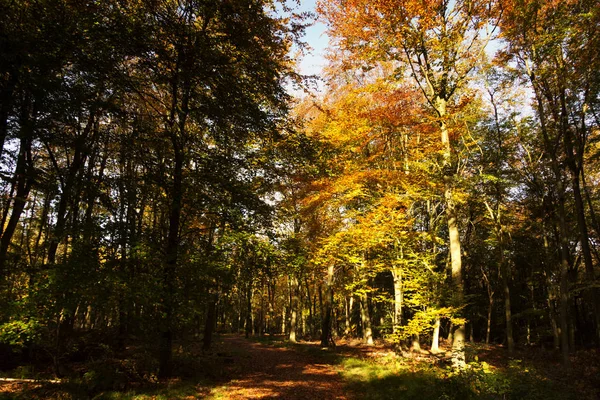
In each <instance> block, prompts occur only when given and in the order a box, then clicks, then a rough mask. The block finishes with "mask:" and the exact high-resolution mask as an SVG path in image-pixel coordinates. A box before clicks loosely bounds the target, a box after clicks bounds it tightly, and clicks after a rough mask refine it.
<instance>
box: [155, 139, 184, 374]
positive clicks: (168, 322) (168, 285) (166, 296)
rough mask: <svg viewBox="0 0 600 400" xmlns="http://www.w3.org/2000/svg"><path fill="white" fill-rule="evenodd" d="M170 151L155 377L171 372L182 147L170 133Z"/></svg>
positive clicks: (181, 181) (181, 193) (181, 179)
mask: <svg viewBox="0 0 600 400" xmlns="http://www.w3.org/2000/svg"><path fill="white" fill-rule="evenodd" d="M172 142H173V150H174V161H175V163H174V168H173V186H172V192H171V207H170V210H169V234H168V238H167V248H166V251H165V253H166V258H165V263H164V267H163V276H162V279H163V282H162V285H163V287H162V288H163V301H162V304H161V306H162V311H163V315H164V317H163V321H162V324H161V334H160V343H159V348H160V356H159V376H160V377H169V376H170V375H171V358H172V352H173V348H172V347H173V313H174V306H175V304H174V291H175V282H174V280H175V272H176V269H177V257H178V252H179V226H180V219H181V206H182V199H183V148H182V147H183V146H182V144H180V143H179V140H178V138H177V137H175V135H172Z"/></svg>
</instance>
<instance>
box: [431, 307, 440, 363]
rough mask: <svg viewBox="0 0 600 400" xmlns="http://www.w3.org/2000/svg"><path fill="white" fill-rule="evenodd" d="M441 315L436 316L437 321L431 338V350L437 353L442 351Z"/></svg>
mask: <svg viewBox="0 0 600 400" xmlns="http://www.w3.org/2000/svg"><path fill="white" fill-rule="evenodd" d="M440 325H441V321H440V317H439V316H438V317H436V318H435V322H434V324H433V336H432V339H431V352H432V353H433V354H437V353H439V352H440Z"/></svg>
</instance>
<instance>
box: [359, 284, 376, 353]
mask: <svg viewBox="0 0 600 400" xmlns="http://www.w3.org/2000/svg"><path fill="white" fill-rule="evenodd" d="M360 316H361V319H362V326H363V340H364V341H365V343H366V344H367V345H369V346H371V345H373V329H372V324H371V313H370V312H369V296H368V294H367V293H364V294H361V295H360Z"/></svg>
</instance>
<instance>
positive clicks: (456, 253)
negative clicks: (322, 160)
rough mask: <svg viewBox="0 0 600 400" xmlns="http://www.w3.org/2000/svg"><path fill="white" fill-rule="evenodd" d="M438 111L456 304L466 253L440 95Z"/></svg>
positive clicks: (456, 345)
mask: <svg viewBox="0 0 600 400" xmlns="http://www.w3.org/2000/svg"><path fill="white" fill-rule="evenodd" d="M434 105H435V108H436V111H437V113H438V115H439V117H440V131H441V141H442V145H443V146H444V170H445V172H444V174H445V175H444V185H445V189H444V200H445V205H446V219H447V225H448V236H449V242H450V243H449V244H450V246H449V247H450V264H451V275H452V286H453V298H454V302H455V303H456V306H459V307H460V306H462V305H463V304H464V285H463V278H462V258H461V257H462V255H461V249H460V247H461V245H460V234H459V231H458V213H457V210H456V203H455V200H454V181H455V179H454V172H453V171H452V167H453V165H452V160H451V155H452V148H451V145H450V134H449V132H448V127H447V125H446V121H445V118H446V117H447V111H446V107H447V100H446V99H444V98H441V97H439V96H438V97H436V98H435V101H434ZM452 364H453V365H454V366H455V367H458V368H462V367H464V366H465V325H464V324H461V325H459V326H457V327H456V329H455V331H454V333H453V341H452Z"/></svg>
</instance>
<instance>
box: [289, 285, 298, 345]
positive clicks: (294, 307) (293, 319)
mask: <svg viewBox="0 0 600 400" xmlns="http://www.w3.org/2000/svg"><path fill="white" fill-rule="evenodd" d="M298 290H299V287H298V281H297V279H296V278H295V277H292V278H291V283H290V291H291V292H292V293H291V294H292V299H291V302H290V311H291V316H290V337H289V339H290V342H292V343H296V331H297V328H298V303H299V301H298Z"/></svg>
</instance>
